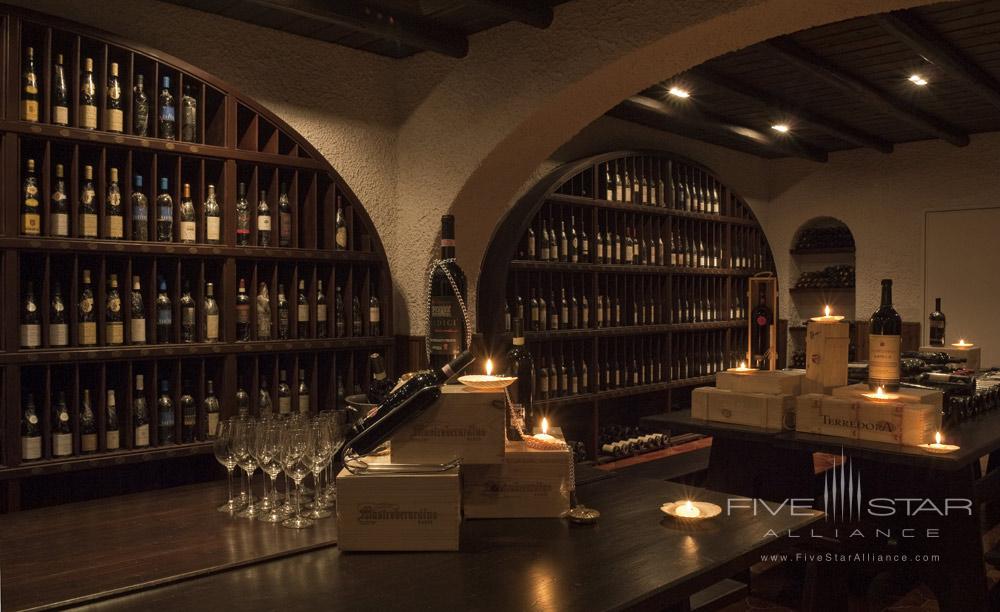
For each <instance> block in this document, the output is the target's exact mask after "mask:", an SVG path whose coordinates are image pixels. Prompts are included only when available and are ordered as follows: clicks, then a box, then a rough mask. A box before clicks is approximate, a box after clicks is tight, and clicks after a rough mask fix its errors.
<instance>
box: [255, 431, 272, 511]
mask: <svg viewBox="0 0 1000 612" xmlns="http://www.w3.org/2000/svg"><path fill="white" fill-rule="evenodd" d="M271 423H272V421H271V420H270V419H265V420H262V421H259V422H258V423H257V424H256V426H255V427H254V428H253V433H252V435H251V438H250V455H251V456H252V457H253V459H254V461H255V462H256V465H257V467H259V468H260V469H261V472H264V471H265V470H264V466H265V465H266V464H267V462H268V457H266V456H265V455H264V451H265V445H264V442H265V439H266V437H267V429H268V427H270V425H271ZM274 505H275V503H274V498H273V496H272V494H271V492H270V491H268V489H267V476H265V477H264V497H262V498H261V501H260V503H259V504H257V509H258V510H264V511H265V512H266V511H268V510H271V509H272V508H273V507H274Z"/></svg>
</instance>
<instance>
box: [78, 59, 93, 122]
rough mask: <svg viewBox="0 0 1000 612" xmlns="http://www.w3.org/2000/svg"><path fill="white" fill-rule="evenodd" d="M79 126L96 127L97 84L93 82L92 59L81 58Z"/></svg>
mask: <svg viewBox="0 0 1000 612" xmlns="http://www.w3.org/2000/svg"><path fill="white" fill-rule="evenodd" d="M80 127H82V128H83V129H85V130H96V129H97V86H96V85H95V84H94V60H93V59H92V58H89V57H88V58H86V59H84V60H83V74H81V75H80Z"/></svg>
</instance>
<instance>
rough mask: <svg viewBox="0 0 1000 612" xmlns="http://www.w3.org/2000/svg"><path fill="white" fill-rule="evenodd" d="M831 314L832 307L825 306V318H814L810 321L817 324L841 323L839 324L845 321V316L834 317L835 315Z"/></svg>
mask: <svg viewBox="0 0 1000 612" xmlns="http://www.w3.org/2000/svg"><path fill="white" fill-rule="evenodd" d="M830 312H831V310H830V306H829V305H827V306H825V307H824V308H823V316H822V317H812V318H811V319H809V320H810V321H816V322H817V323H839V322H841V321H843V320H844V316H843V315H834V314H830Z"/></svg>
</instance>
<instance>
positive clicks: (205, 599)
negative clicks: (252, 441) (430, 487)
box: [0, 470, 823, 611]
mask: <svg viewBox="0 0 1000 612" xmlns="http://www.w3.org/2000/svg"><path fill="white" fill-rule="evenodd" d="M590 472H595V473H596V474H594V475H593V478H591V477H589V476H588V474H589V473H590ZM581 476H582V477H581V481H587V482H586V484H582V485H581V486H580V488H579V490H580V497H581V499H583V500H584V501H586V503H587V504H588V505H590V506H592V507H595V508H597V509H599V510H600V511H601V513H602V518H601V520H600V522H599V523H598V524H597V525H591V526H581V525H571V524H569V523H568V522H566V521H564V520H560V519H519V520H518V519H514V520H467V521H464V522H463V524H462V550H461V552H456V553H442V552H435V553H341V552H340V551H339V550H338V549H337V548H336V547H333V546H330V544H332V541H331V533H330V532H331V531H332V530H333V529H334V528H333V526H334V520H333V519H332V518H331V519H326V520H324V521H320V522H319V523H318V524H319V526H320V527H319V531H317V530H316V529H315V528H314V529H303V530H289V529H284V528H282V527H277V526H273V525H268V524H264V523H259V522H249V521H244V520H233V519H229V518H228V517H226V516H225V515H224V514H222V513H215V515H218V517H219V518H220V519H222V522H221V524H220V523H219V522H217V521H216V520H215V515H213V516H212V517H211V518H209V513H211V512H214V510H213V509H212V508H213V507H214V506H215V505H216V504H218V503H219V502H220V501H221V500H222V498H223V497H224V494H223V493H222V489H220V488H219V487H218V485H217V484H216V485H212V486H205V485H200V486H201V487H202V489H201V490H200V491H198V490H197V487H186V488H185V489H187V491H186V492H185V491H181V492H178V491H158V492H155V493H144V494H138V495H133V496H127V497H123V498H118V499H115V500H111V501H108V500H103V501H94V502H85V503H81V504H71V505H65V506H60V507H57V508H50V509H44V510H37V511H25V512H21V513H17V514H14V515H9V516H6V517H2V518H0V545H2V546H3V549H4V552H3V555H2V557H0V564H2V566H0V572H3V577H4V580H3V593H2V598H3V599H2V600H0V605H2V606H3V609H4V610H5V611H6V610H17V609H22V608H24V607H27V606H36V607H38V606H44V605H49V606H55V605H59V604H60V603H62V604H63V605H65V604H66V603H67V602H70V601H75V602H77V603H81V602H83V601H86V600H87V599H91V600H93V599H96V598H98V597H103V599H101V600H100V601H93V602H92V603H89V604H88V605H87V609H88V610H136V609H142V610H156V609H171V610H174V609H188V610H202V609H218V610H224V609H240V610H248V611H252V610H284V611H290V610H311V609H324V610H351V611H354V610H376V609H400V608H401V607H405V608H406V609H413V610H432V609H455V610H527V609H546V610H582V609H586V610H611V609H630V608H642V609H664V608H670V609H673V608H676V609H680V610H684V609H687V605H688V597H690V596H691V595H692V594H694V593H696V592H698V591H701V590H702V589H705V588H707V587H709V586H711V585H713V584H715V583H717V582H719V581H720V580H724V579H726V578H729V577H731V576H733V575H736V574H738V573H740V572H742V571H745V570H747V569H748V568H749V567H750V566H751V565H753V564H754V563H757V562H759V561H760V560H761V555H762V554H768V553H771V552H774V551H777V550H781V549H783V548H784V547H786V546H788V544H789V540H787V539H786V537H787V535H788V534H789V533H793V532H797V531H799V530H801V529H804V528H807V527H809V526H810V525H812V524H813V523H814V522H816V521H817V520H821V517H822V516H823V515H822V513H820V512H815V513H810V514H808V515H805V516H793V515H792V514H791V513H790V512H789V511H787V510H786V511H782V512H780V513H778V515H777V516H772V515H770V514H767V513H762V514H759V515H758V516H754V515H753V514H752V513H751V512H750V511H749V510H744V511H738V512H736V513H734V514H733V515H732V516H725V515H724V514H723V515H722V516H719V517H716V518H715V519H712V520H710V521H707V522H705V523H702V524H698V525H695V526H684V525H680V524H678V523H676V522H674V521H673V520H672V519H669V518H668V517H665V516H664V515H663V514H662V513H661V511H660V510H659V507H660V505H661V504H663V503H665V502H667V501H672V500H676V499H680V498H687V497H691V498H693V499H698V500H703V501H713V502H715V503H718V504H720V505H722V506H723V508H725V499H726V496H725V495H723V494H720V493H714V492H709V491H705V490H701V489H693V488H690V487H685V486H682V485H678V484H675V483H668V482H662V481H657V480H651V479H650V480H647V479H640V478H632V477H628V476H622V475H610V477H609V474H607V473H604V472H597V471H596V470H590V471H588V470H584V473H583V474H581ZM172 494H174V495H172ZM171 497H176V498H177V499H171ZM155 498H158V499H159V503H158V504H157V505H160V506H165V507H164V508H162V509H161V511H162V512H165V513H168V514H169V513H175V514H177V515H184V514H185V513H188V514H190V513H196V512H200V513H201V515H202V516H203V517H204V518H205V520H206V521H207V522H208V523H211V524H206V525H202V526H199V525H197V524H180V523H176V524H171V525H170V527H169V529H166V528H163V529H161V527H164V525H158V522H159V521H158V519H157V516H156V515H155V512H154V514H153V515H152V516H151V515H150V514H149V513H146V512H135V513H131V512H124V513H123V512H122V508H124V507H125V506H128V505H129V504H132V505H135V506H136V509H140V508H141V509H144V510H149V509H150V505H149V501H147V500H148V499H155ZM108 505H110V506H112V507H115V508H116V509H115V510H114V512H113V513H112V515H111V516H109V521H108V524H106V525H101V524H99V523H98V522H95V520H94V518H93V517H94V513H95V512H96V511H97V509H98V508H101V507H102V506H105V507H106V506H108ZM184 507H188V508H196V509H200V510H196V509H188V510H185V509H184ZM56 516H61V517H65V518H63V519H61V520H63V521H66V523H67V524H68V523H69V522H71V521H72V520H73V519H74V517H76V518H77V519H78V518H79V517H80V516H84V517H88V518H87V520H85V521H83V522H82V523H79V524H78V533H77V534H76V536H75V537H74V536H73V534H71V533H68V532H67V531H65V530H63V529H57V530H49V529H47V526H49V525H50V523H51V520H52V519H53V517H56ZM130 525H131V526H130ZM139 525H142V526H143V527H142V530H143V532H144V533H145V537H138V538H136V539H134V540H133V541H131V542H122V541H118V540H117V538H118V537H119V536H120V535H121V532H122V531H123V529H124V530H125V531H129V530H133V529H136V528H137V527H136V526H139ZM12 529H18V530H21V529H26V530H28V531H29V532H30V535H31V539H30V540H29V539H28V538H26V537H24V536H21V535H11V531H12ZM769 530H771V532H772V533H775V534H777V537H775V536H773V535H767V534H768V531H769ZM199 539H200V540H202V541H201V542H200V543H198V540H199ZM324 541H325V542H326V545H325V547H321V548H316V546H321V544H320V543H321V542H324ZM99 542H103V547H101V546H99V545H98V543H99ZM178 542H181V543H180V544H178ZM248 542H257V543H261V542H265V543H269V544H268V545H271V546H272V547H273V550H272V559H271V560H264V559H262V560H260V561H261V562H258V563H254V564H253V565H247V566H243V567H233V566H230V567H225V566H224V564H220V563H212V562H209V560H206V561H204V562H201V563H198V562H195V561H196V559H197V557H198V556H199V555H202V556H204V555H207V556H209V557H211V556H212V553H211V552H210V551H211V550H218V551H219V553H218V554H217V555H216V557H220V556H221V557H223V558H228V559H229V560H230V562H232V559H233V554H232V553H233V549H246V548H247V547H248V546H249V545H248ZM296 542H297V543H298V546H300V547H301V548H302V549H303V550H305V549H307V548H312V550H308V551H306V552H301V553H300V554H295V555H294V556H284V557H283V558H274V557H279V556H283V555H285V554H289V553H290V552H291V550H292V547H293V546H295V543H296ZM112 544H113V545H114V549H113V550H112V548H111V546H109V545H112ZM265 547H266V546H265ZM278 548H282V550H283V552H282V553H279V552H276V550H277V549H278ZM33 549H37V550H36V551H35V552H34V553H31V552H30V551H32V550H33ZM42 557H46V558H47V560H48V561H49V563H48V564H47V566H46V565H42V564H41V563H40V560H41V558H42ZM215 561H218V559H215ZM137 565H141V566H142V569H139V568H136V567H135V566H137ZM180 566H185V567H180ZM195 566H201V567H202V569H201V570H198V571H193V569H192V568H193V567H195ZM158 570H162V571H158ZM116 574H117V575H120V580H119V581H118V588H117V589H112V588H110V586H109V582H108V580H107V578H106V577H107V576H109V575H110V576H113V575H116ZM170 582H173V583H172V584H171V583H170ZM157 584H159V585H160V586H157ZM129 585H131V586H129ZM150 587H152V588H150ZM129 591H132V592H129ZM112 593H114V594H113V595H112Z"/></svg>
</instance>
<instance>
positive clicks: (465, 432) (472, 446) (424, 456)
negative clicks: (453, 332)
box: [391, 385, 506, 464]
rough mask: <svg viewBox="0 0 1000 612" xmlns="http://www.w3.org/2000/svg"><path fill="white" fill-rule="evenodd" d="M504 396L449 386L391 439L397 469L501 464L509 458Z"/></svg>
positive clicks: (500, 393)
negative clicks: (400, 465) (422, 465)
mask: <svg viewBox="0 0 1000 612" xmlns="http://www.w3.org/2000/svg"><path fill="white" fill-rule="evenodd" d="M505 409H506V403H505V401H504V394H503V391H476V390H473V389H470V388H469V387H466V386H465V385H444V387H442V391H441V398H440V399H439V400H438V401H436V402H435V403H434V405H432V406H431V407H430V408H428V409H427V410H425V411H424V413H423V414H421V415H420V416H418V417H417V418H415V419H414V420H413V421H411V422H410V423H407V424H406V425H404V426H403V427H402V428H400V430H399V431H398V432H397V433H396V434H395V435H393V436H392V445H391V446H392V462H393V463H435V464H437V463H447V462H448V461H452V460H454V459H461V460H462V463H466V464H497V463H500V462H502V461H503V458H504V442H505V441H506V434H505V429H504V410H505Z"/></svg>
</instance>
